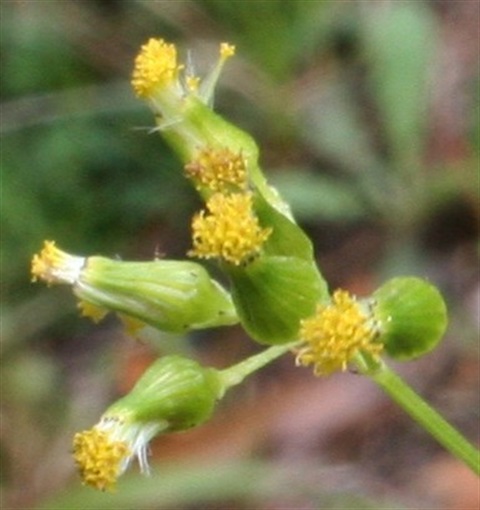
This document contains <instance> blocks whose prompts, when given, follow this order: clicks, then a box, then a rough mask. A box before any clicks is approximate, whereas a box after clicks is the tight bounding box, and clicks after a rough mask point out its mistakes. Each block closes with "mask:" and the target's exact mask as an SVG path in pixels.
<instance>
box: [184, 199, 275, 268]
mask: <svg viewBox="0 0 480 510" xmlns="http://www.w3.org/2000/svg"><path fill="white" fill-rule="evenodd" d="M206 205H207V210H208V212H206V211H201V212H200V213H198V214H196V215H195V216H194V218H193V221H192V229H193V249H192V250H191V251H190V252H189V253H188V255H190V256H194V257H199V258H205V259H209V258H221V259H223V260H225V261H226V262H229V263H231V264H234V265H236V266H238V265H240V264H242V263H243V262H246V261H248V260H250V259H251V258H253V257H254V256H256V255H258V253H259V252H260V250H261V247H262V245H263V243H264V242H265V241H266V240H267V239H268V237H269V236H270V234H271V233H272V229H271V228H262V227H261V226H260V224H259V222H258V218H257V217H256V216H255V214H254V212H253V209H252V195H251V193H234V194H231V195H224V194H222V193H216V194H214V195H212V196H211V197H210V199H209V200H208V201H207V204H206Z"/></svg>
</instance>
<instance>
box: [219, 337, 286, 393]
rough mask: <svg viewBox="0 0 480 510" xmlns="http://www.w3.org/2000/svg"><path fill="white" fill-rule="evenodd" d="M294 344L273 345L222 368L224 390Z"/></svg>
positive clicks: (239, 381)
mask: <svg viewBox="0 0 480 510" xmlns="http://www.w3.org/2000/svg"><path fill="white" fill-rule="evenodd" d="M295 344H296V342H294V343H288V344H284V345H274V346H272V347H269V348H268V349H265V350H264V351H262V352H259V353H258V354H254V355H253V356H250V357H249V358H247V359H245V360H243V361H241V362H240V363H237V364H236V365H233V366H231V367H229V368H226V369H224V370H222V371H221V372H220V374H221V378H222V382H223V385H224V389H225V391H226V390H227V389H229V388H231V387H232V386H236V385H237V384H240V383H241V382H242V381H243V380H244V379H245V378H246V377H248V376H249V375H250V374H252V373H253V372H255V371H256V370H259V369H260V368H262V367H264V366H265V365H267V364H268V363H270V362H271V361H273V360H275V359H277V358H279V357H280V356H281V355H282V354H285V353H286V352H288V351H289V350H290V349H292V347H293V346H294V345H295Z"/></svg>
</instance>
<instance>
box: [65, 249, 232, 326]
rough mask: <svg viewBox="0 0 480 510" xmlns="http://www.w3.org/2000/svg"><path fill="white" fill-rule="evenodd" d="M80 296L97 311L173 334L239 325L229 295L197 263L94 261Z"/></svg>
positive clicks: (81, 283)
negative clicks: (133, 320) (107, 311)
mask: <svg viewBox="0 0 480 510" xmlns="http://www.w3.org/2000/svg"><path fill="white" fill-rule="evenodd" d="M74 292H75V294H76V295H77V296H78V297H79V298H80V299H82V300H84V301H86V302H88V303H91V304H93V305H95V306H97V307H100V308H105V309H107V310H110V311H115V312H119V313H121V314H125V315H127V316H130V317H134V318H136V319H139V320H140V321H143V322H145V323H146V324H149V325H151V326H154V327H156V328H158V329H160V330H162V331H167V332H172V333H175V332H177V333H179V332H183V331H186V330H189V329H201V328H207V327H215V326H224V325H231V324H235V323H237V322H238V318H237V316H236V312H235V309H234V306H233V303H232V300H231V297H230V295H229V294H228V292H227V291H226V290H225V289H223V288H222V287H221V286H220V285H219V284H218V283H217V282H216V281H215V280H213V279H211V278H210V276H209V274H208V272H207V271H206V270H205V269H204V267H203V266H201V265H200V264H197V263H195V262H188V261H175V260H153V261H149V262H123V261H119V260H112V259H108V258H104V257H89V258H88V259H87V265H86V267H85V268H84V269H83V270H82V272H81V275H80V278H79V279H78V281H77V282H76V284H75V286H74Z"/></svg>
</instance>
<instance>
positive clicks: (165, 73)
mask: <svg viewBox="0 0 480 510" xmlns="http://www.w3.org/2000/svg"><path fill="white" fill-rule="evenodd" d="M182 68H183V66H181V65H178V64H177V49H176V47H175V45H174V44H167V43H166V42H165V41H164V40H163V39H153V38H152V39H149V40H148V42H147V43H146V44H144V45H143V46H142V47H141V49H140V53H139V54H138V55H137V57H136V59H135V68H134V70H133V75H132V86H133V89H134V91H135V93H136V94H137V96H138V97H140V98H148V97H151V96H152V95H153V93H154V92H155V91H156V90H157V89H159V88H162V87H165V86H168V85H170V84H172V83H174V82H175V81H176V80H177V76H178V72H179V71H180V70H181V69H182Z"/></svg>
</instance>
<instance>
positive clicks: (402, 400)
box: [364, 365, 480, 474]
mask: <svg viewBox="0 0 480 510" xmlns="http://www.w3.org/2000/svg"><path fill="white" fill-rule="evenodd" d="M364 373H365V375H368V376H369V377H370V378H371V379H372V380H373V381H375V382H376V383H377V384H378V385H379V386H380V387H381V388H382V389H383V390H384V391H385V392H386V393H387V394H388V395H389V396H390V397H391V398H392V399H393V400H394V401H395V402H396V403H397V404H399V405H400V406H401V407H402V408H403V409H404V410H405V411H406V412H407V413H408V414H409V415H410V416H411V417H412V418H413V419H414V420H415V421H416V422H417V423H418V424H419V425H421V426H422V427H423V428H424V429H425V430H426V431H427V432H429V433H430V434H431V435H432V436H433V437H434V438H435V439H436V440H437V441H438V442H439V443H440V444H441V445H442V446H443V447H444V448H446V449H447V450H448V451H449V452H450V453H452V454H453V455H454V456H455V457H457V458H458V459H460V460H461V461H463V462H464V463H465V464H466V465H467V466H469V467H470V468H471V469H472V471H474V472H475V473H477V474H480V452H479V451H478V450H477V449H476V448H475V447H474V446H473V445H472V444H470V443H469V442H468V441H467V440H466V439H465V438H464V437H463V436H462V435H461V434H460V433H459V432H458V431H457V430H456V429H455V428H454V427H452V425H450V424H449V423H448V422H447V421H446V420H445V419H444V418H443V417H442V416H441V415H440V414H439V413H438V412H437V411H435V409H433V408H432V407H431V406H430V405H429V404H427V403H426V402H425V401H424V400H423V399H422V398H421V397H420V396H419V395H418V393H416V392H415V391H414V390H413V389H412V388H411V387H410V386H409V385H408V384H407V383H406V382H405V381H403V379H401V378H400V377H399V376H398V375H397V374H396V373H395V372H394V371H393V370H392V369H391V368H389V367H388V366H386V365H382V366H381V368H380V369H377V370H366V371H365V372H364Z"/></svg>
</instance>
